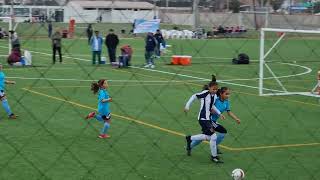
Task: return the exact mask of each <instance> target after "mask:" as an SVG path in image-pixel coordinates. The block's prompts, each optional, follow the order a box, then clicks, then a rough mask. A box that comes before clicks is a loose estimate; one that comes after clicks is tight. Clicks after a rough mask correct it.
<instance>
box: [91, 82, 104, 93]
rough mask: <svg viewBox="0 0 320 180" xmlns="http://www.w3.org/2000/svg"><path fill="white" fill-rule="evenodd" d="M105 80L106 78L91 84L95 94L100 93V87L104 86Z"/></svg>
mask: <svg viewBox="0 0 320 180" xmlns="http://www.w3.org/2000/svg"><path fill="white" fill-rule="evenodd" d="M104 81H105V80H104V79H100V80H99V81H98V82H96V83H92V84H91V91H92V92H93V94H97V93H98V91H99V89H100V88H101V87H102V86H103V83H104Z"/></svg>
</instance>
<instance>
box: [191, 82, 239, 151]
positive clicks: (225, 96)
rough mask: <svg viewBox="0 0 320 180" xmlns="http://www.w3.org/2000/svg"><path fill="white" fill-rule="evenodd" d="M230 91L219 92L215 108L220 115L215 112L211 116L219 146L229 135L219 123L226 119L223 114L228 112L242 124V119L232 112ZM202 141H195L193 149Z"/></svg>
mask: <svg viewBox="0 0 320 180" xmlns="http://www.w3.org/2000/svg"><path fill="white" fill-rule="evenodd" d="M230 94H231V92H230V89H229V88H227V87H221V88H220V89H219V90H218V91H217V96H218V98H217V99H216V101H215V104H214V106H215V107H216V108H217V109H218V111H219V114H218V113H215V112H213V113H212V114H211V117H210V119H211V122H212V126H213V128H214V130H215V131H216V132H217V146H218V145H219V144H220V143H221V142H222V141H223V139H224V137H225V135H226V134H227V130H226V129H225V128H224V127H223V126H222V125H221V124H219V123H218V120H219V118H221V119H225V117H224V116H223V115H222V113H223V112H227V114H228V115H229V116H230V117H231V118H232V119H234V120H235V121H236V122H237V123H238V124H240V122H241V121H240V119H239V118H238V117H237V116H236V115H235V114H234V113H232V112H231V109H230V102H229V97H230ZM201 142H202V141H200V140H199V141H193V142H192V144H191V149H192V148H194V147H195V146H197V145H198V144H200V143H201Z"/></svg>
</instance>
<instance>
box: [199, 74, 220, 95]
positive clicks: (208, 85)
mask: <svg viewBox="0 0 320 180" xmlns="http://www.w3.org/2000/svg"><path fill="white" fill-rule="evenodd" d="M212 86H218V83H217V79H216V76H215V75H211V81H210V82H209V83H208V84H205V85H203V87H202V90H203V91H204V90H209V87H212Z"/></svg>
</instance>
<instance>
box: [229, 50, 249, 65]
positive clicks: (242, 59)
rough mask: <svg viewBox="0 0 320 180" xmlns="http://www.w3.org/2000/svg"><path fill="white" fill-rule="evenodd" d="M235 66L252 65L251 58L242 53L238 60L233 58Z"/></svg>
mask: <svg viewBox="0 0 320 180" xmlns="http://www.w3.org/2000/svg"><path fill="white" fill-rule="evenodd" d="M232 63H233V64H249V63H250V58H249V56H248V55H247V54H245V53H241V54H239V55H238V58H233V59H232Z"/></svg>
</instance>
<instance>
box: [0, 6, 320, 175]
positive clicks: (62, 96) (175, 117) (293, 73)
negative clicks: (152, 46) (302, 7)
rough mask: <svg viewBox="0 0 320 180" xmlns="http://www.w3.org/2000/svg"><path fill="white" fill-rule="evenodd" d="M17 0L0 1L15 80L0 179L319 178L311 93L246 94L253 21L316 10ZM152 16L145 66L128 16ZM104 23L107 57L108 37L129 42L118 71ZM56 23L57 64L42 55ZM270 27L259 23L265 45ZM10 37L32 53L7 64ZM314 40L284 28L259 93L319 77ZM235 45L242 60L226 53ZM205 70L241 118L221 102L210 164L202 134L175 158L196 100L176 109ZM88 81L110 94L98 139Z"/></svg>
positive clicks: (0, 44)
mask: <svg viewBox="0 0 320 180" xmlns="http://www.w3.org/2000/svg"><path fill="white" fill-rule="evenodd" d="M266 2H267V3H266V5H269V4H272V3H274V2H273V1H272V2H271V1H270V2H269V1H266ZM5 3H7V2H5ZM28 3H29V2H24V3H21V4H17V3H16V4H15V3H12V5H3V7H1V13H0V14H1V16H10V12H11V11H10V8H13V9H14V12H15V15H14V20H15V22H14V27H16V29H15V34H14V35H12V36H11V37H6V32H8V31H9V30H12V29H9V23H8V22H7V20H3V21H2V22H0V27H1V29H2V31H1V33H2V34H1V35H3V36H1V40H0V55H1V57H0V58H1V63H2V65H3V70H2V71H3V72H4V73H5V74H6V80H10V81H15V82H16V84H10V82H9V84H8V85H6V86H5V87H1V88H3V91H2V93H4V92H5V93H6V95H5V96H4V95H1V100H2V106H3V107H4V109H6V100H5V99H7V100H8V103H9V104H10V108H11V110H12V112H13V113H14V114H15V115H17V116H18V117H17V119H11V118H10V117H9V116H8V115H9V114H10V113H9V114H7V112H6V111H5V110H1V120H0V128H1V130H0V139H1V140H0V145H1V146H0V154H1V155H0V179H117V180H118V179H200V178H206V179H232V177H231V172H232V170H233V169H236V168H241V169H242V170H244V172H245V176H246V177H245V178H246V179H279V180H280V179H281V180H282V179H318V176H319V175H320V174H319V171H318V167H319V166H320V161H318V160H317V158H318V156H319V155H320V153H319V152H320V151H319V147H320V146H319V145H320V134H319V133H320V132H319V123H318V119H319V113H320V111H319V106H320V105H319V96H315V97H308V96H302V95H290V96H259V95H258V80H259V73H260V71H259V60H258V59H259V55H260V54H259V43H260V41H259V28H261V27H265V26H268V27H270V28H285V29H314V30H317V28H319V23H318V21H319V17H318V16H316V15H311V14H286V13H284V12H280V11H279V12H274V13H270V14H268V15H267V16H265V14H263V13H260V14H258V13H243V12H241V13H231V12H229V11H227V10H226V8H227V7H228V8H230V9H231V8H232V7H233V5H234V4H229V5H226V4H225V2H223V1H200V4H199V6H198V7H197V8H199V13H198V14H196V15H195V14H194V13H193V12H194V8H195V6H193V2H190V1H186V2H183V3H181V2H180V4H179V2H178V1H155V2H136V1H134V2H131V1H130V2H129V1H120V0H115V1H66V2H62V1H57V0H56V2H55V3H54V2H51V3H52V5H55V6H47V5H46V4H45V2H44V1H43V4H41V3H40V2H33V3H34V4H37V5H43V6H31V5H32V3H31V2H30V3H29V4H28ZM39 3H40V4H39ZM230 3H235V1H231V0H230ZM242 3H245V2H242ZM247 3H251V2H247ZM256 3H258V2H256ZM155 5H156V6H155ZM166 5H168V6H169V7H167V8H166V7H165V6H166ZM179 5H181V6H183V7H178V6H179ZM230 5H231V6H230ZM258 5H260V4H258ZM196 12H197V11H196ZM286 12H287V11H286ZM153 18H159V19H161V23H160V29H162V33H163V35H164V37H165V41H166V45H167V46H166V50H165V51H163V52H162V53H161V56H159V57H156V56H152V58H154V66H155V67H151V65H150V66H145V65H146V60H145V58H146V57H145V55H146V53H145V49H146V48H145V44H146V41H145V37H146V34H134V33H133V25H132V24H133V23H134V20H135V19H146V20H151V19H153ZM71 19H74V20H75V26H74V33H71V32H70V27H69V26H70V23H69V20H71ZM197 19H198V22H196V24H198V27H194V24H195V21H197ZM59 21H62V22H59ZM49 22H50V23H52V28H51V27H49ZM266 22H267V23H266ZM89 25H92V27H93V33H94V32H95V31H99V33H100V35H101V36H102V37H103V43H102V54H101V56H102V58H101V59H102V60H106V63H105V64H104V63H103V62H104V61H102V63H101V64H99V63H98V62H97V64H93V60H92V59H93V51H95V50H93V46H95V45H96V44H94V43H93V41H90V38H89V39H88V36H87V35H88V34H87V28H88V26H89ZM109 29H113V30H114V33H115V34H116V35H118V37H119V39H120V43H119V45H118V46H117V49H116V50H117V56H116V61H117V62H118V56H119V55H120V51H121V50H120V47H122V46H124V45H130V46H131V47H132V49H133V54H132V58H131V61H130V64H131V65H130V66H129V67H128V68H119V64H117V63H116V64H113V63H109V56H108V55H109V53H108V50H107V47H106V46H105V45H104V41H105V37H106V35H107V34H109V33H110V32H109ZM68 31H69V32H68ZM55 32H60V33H61V35H62V36H66V37H65V38H62V41H61V50H62V62H61V63H60V62H59V57H58V56H57V57H56V62H55V63H53V45H52V44H53V40H52V36H53V35H54V33H55ZM8 33H9V32H8ZM187 33H190V34H187ZM279 35H281V33H280V34H279V33H271V32H270V33H267V35H266V41H265V48H266V50H267V49H270V48H271V47H272V45H273V44H274V43H275V42H276V41H277V39H278V38H279ZM48 36H51V37H48ZM15 37H18V38H19V41H20V47H19V48H20V50H21V53H22V52H24V51H25V50H27V51H29V52H30V53H31V55H32V65H30V66H16V64H15V65H12V64H11V65H8V62H7V60H8V48H9V45H8V42H9V40H8V38H12V39H14V38H15ZM319 44H320V39H319V37H318V35H312V36H311V35H307V34H301V33H299V34H298V33H296V34H295V33H293V34H291V35H288V36H287V37H286V38H285V39H283V41H282V42H281V43H280V44H279V46H277V47H275V48H274V50H273V51H272V53H270V54H269V56H268V57H266V58H265V60H266V61H268V62H269V63H270V64H269V65H270V67H271V68H272V70H273V73H274V75H275V76H276V77H274V76H273V75H272V74H270V73H266V74H264V75H265V79H264V83H265V84H264V85H265V90H270V89H271V92H277V90H279V89H278V88H279V86H278V83H277V81H276V80H277V79H278V78H279V80H280V81H281V82H282V83H283V84H284V86H285V87H287V88H288V89H290V90H292V91H304V92H310V91H311V89H312V88H313V87H314V86H315V84H317V83H318V79H317V72H318V70H319V65H320V63H319V54H320V52H319V50H318V48H317V47H319ZM13 46H14V45H13ZM14 47H16V46H14ZM14 50H15V48H13V51H12V52H14ZM241 53H245V54H247V55H248V56H249V57H250V64H246V65H240V64H234V63H232V59H233V58H235V59H237V58H238V55H239V54H241ZM175 55H180V56H191V57H192V61H191V64H189V65H186V66H185V65H173V64H172V63H173V56H175ZM10 57H11V58H12V56H11V55H10ZM211 75H215V76H216V77H217V80H218V83H219V87H228V88H230V90H231V91H230V92H231V95H230V98H229V101H230V104H231V110H232V112H233V113H234V114H235V115H236V116H237V117H239V118H240V120H241V123H240V124H237V123H236V122H235V121H234V120H233V118H232V117H230V116H227V113H225V115H226V117H227V118H226V119H225V120H222V119H220V120H219V123H220V124H221V125H223V126H224V127H225V128H226V129H227V134H226V137H225V139H224V140H223V142H222V143H221V144H219V148H218V149H219V151H221V152H222V153H223V154H219V156H220V157H221V158H222V159H223V161H224V163H223V164H218V165H217V164H215V163H213V162H211V160H210V148H209V145H208V144H207V143H202V144H200V145H199V146H197V147H196V148H194V149H192V156H187V154H186V142H185V136H186V135H191V134H198V133H201V131H200V129H201V128H200V126H199V125H198V120H197V116H198V110H199V106H200V103H199V101H197V102H194V104H193V105H192V106H191V110H190V111H189V112H188V113H185V112H184V111H183V110H184V107H185V104H186V102H187V100H188V99H189V98H190V97H191V95H193V94H195V93H198V92H201V91H202V88H203V85H205V84H207V83H208V82H210V81H211ZM0 79H1V78H0ZM100 79H107V80H108V83H109V88H108V92H109V94H110V96H111V97H112V99H113V101H112V102H110V109H111V116H112V119H111V123H110V124H111V126H110V129H109V130H108V134H109V135H110V136H111V137H110V138H107V139H100V138H98V135H99V134H100V131H101V128H102V127H103V123H101V122H99V121H96V120H94V119H92V120H86V119H85V117H86V116H87V115H88V114H89V113H90V112H92V111H97V103H98V100H97V95H95V94H93V93H92V91H91V90H90V88H91V83H93V82H97V81H98V80H100ZM1 80H2V81H4V80H3V79H1ZM0 83H1V81H0ZM319 89H320V88H319ZM8 117H9V118H8ZM217 134H219V133H217Z"/></svg>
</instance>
